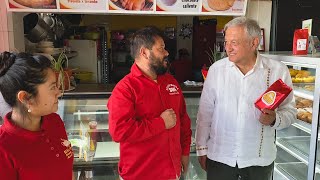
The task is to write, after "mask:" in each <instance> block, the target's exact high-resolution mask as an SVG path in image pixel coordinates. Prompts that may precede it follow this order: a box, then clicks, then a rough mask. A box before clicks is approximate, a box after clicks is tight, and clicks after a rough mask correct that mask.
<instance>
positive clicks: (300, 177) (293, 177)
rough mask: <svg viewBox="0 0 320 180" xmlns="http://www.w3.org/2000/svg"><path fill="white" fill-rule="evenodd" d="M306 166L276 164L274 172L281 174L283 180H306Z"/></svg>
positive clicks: (301, 164) (297, 163)
mask: <svg viewBox="0 0 320 180" xmlns="http://www.w3.org/2000/svg"><path fill="white" fill-rule="evenodd" d="M307 170H308V166H307V165H306V164H304V163H302V162H300V163H299V162H293V163H277V164H275V171H276V172H278V173H279V174H281V176H282V177H283V178H284V179H290V180H305V179H307Z"/></svg>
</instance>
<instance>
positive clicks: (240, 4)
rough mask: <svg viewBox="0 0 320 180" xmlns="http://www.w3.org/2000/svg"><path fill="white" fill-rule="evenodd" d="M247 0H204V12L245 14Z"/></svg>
mask: <svg viewBox="0 0 320 180" xmlns="http://www.w3.org/2000/svg"><path fill="white" fill-rule="evenodd" d="M246 4H247V0H203V1H202V12H215V13H217V14H221V13H222V14H223V13H232V14H244V13H245V8H246Z"/></svg>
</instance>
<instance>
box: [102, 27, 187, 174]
mask: <svg viewBox="0 0 320 180" xmlns="http://www.w3.org/2000/svg"><path fill="white" fill-rule="evenodd" d="M131 55H132V57H134V58H135V63H134V64H133V65H132V67H131V72H130V73H129V74H128V75H126V76H125V77H124V78H123V79H122V80H121V81H120V82H119V83H118V84H117V85H116V87H115V88H114V90H113V91H112V94H111V97H110V99H109V102H108V109H109V133H110V134H111V136H112V138H113V140H114V141H116V142H119V143H120V162H119V174H120V178H121V179H124V180H150V179H152V180H158V179H159V180H168V179H178V178H179V177H180V176H181V172H185V171H184V170H187V169H188V163H189V152H190V142H191V133H192V132H191V129H190V118H189V116H188V114H187V112H186V105H185V101H184V97H183V94H182V91H181V88H180V86H179V84H178V82H177V81H176V80H175V79H174V78H173V76H171V75H170V74H168V73H167V68H168V64H167V61H166V60H165V59H166V57H167V56H168V55H169V53H168V51H166V50H165V44H164V41H163V38H162V35H161V33H160V31H158V30H157V29H156V28H153V27H146V28H143V29H141V30H138V31H137V32H136V33H135V34H134V36H133V39H132V42H131Z"/></svg>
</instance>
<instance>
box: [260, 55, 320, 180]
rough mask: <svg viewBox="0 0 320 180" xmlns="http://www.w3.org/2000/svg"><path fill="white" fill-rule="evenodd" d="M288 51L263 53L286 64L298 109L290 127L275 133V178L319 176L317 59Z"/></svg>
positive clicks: (302, 179) (319, 80)
mask: <svg viewBox="0 0 320 180" xmlns="http://www.w3.org/2000/svg"><path fill="white" fill-rule="evenodd" d="M287 54H289V53H285V52H280V53H269V54H264V56H267V57H269V58H271V59H275V60H280V61H282V62H283V63H285V64H286V65H287V66H288V68H289V70H290V75H291V78H292V82H293V92H294V96H295V101H296V108H297V110H298V114H297V120H296V122H295V123H294V124H292V125H291V126H290V127H289V128H286V129H282V130H279V131H277V132H276V135H277V136H276V145H277V149H278V153H277V158H276V160H275V168H274V170H275V171H274V179H275V180H286V179H294V180H306V179H308V180H313V179H320V166H319V165H320V159H319V158H318V157H320V154H319V153H318V152H320V151H319V150H317V146H318V123H319V94H320V86H319V83H320V75H319V73H320V72H319V70H320V58H317V57H311V56H292V55H287ZM318 149H319V148H318Z"/></svg>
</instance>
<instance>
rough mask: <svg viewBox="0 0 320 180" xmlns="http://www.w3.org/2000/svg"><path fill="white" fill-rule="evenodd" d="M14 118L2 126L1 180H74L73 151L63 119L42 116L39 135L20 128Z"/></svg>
mask: <svg viewBox="0 0 320 180" xmlns="http://www.w3.org/2000/svg"><path fill="white" fill-rule="evenodd" d="M10 117H11V113H8V114H7V115H6V116H5V118H4V124H3V125H2V126H1V127H0V179H3V180H16V179H19V180H44V179H45V180H57V179H59V180H71V179H72V166H73V152H72V149H71V145H70V144H69V142H68V141H67V135H66V131H65V128H64V124H63V122H62V120H61V118H60V116H59V115H57V114H54V113H53V114H50V115H47V116H44V117H42V124H41V130H40V131H37V132H32V131H28V130H25V129H22V128H19V127H17V126H16V125H14V124H13V123H12V121H11V120H8V119H10Z"/></svg>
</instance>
